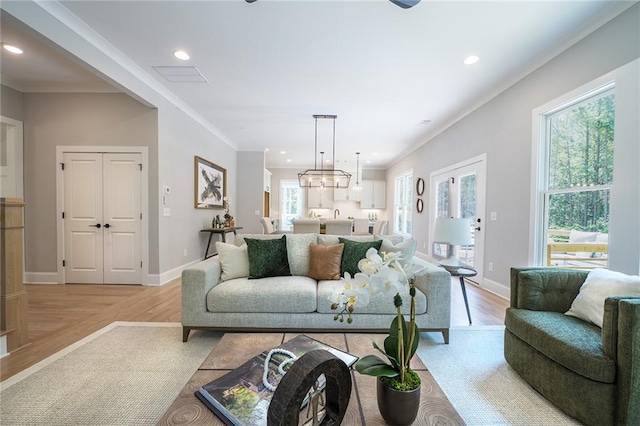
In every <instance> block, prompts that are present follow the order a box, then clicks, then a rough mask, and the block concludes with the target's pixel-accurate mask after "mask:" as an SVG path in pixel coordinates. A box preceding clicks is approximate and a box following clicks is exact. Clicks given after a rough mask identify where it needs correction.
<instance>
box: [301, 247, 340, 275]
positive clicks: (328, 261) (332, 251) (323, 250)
mask: <svg viewBox="0 0 640 426" xmlns="http://www.w3.org/2000/svg"><path fill="white" fill-rule="evenodd" d="M342 250H344V244H342V243H341V244H335V245H331V246H321V245H319V244H313V243H312V244H309V274H308V275H307V276H308V277H309V278H313V279H316V280H339V279H340V264H341V262H342Z"/></svg>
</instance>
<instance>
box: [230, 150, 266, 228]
mask: <svg viewBox="0 0 640 426" xmlns="http://www.w3.org/2000/svg"><path fill="white" fill-rule="evenodd" d="M237 170H238V171H239V176H238V177H239V179H238V194H241V195H240V197H239V198H238V199H237V201H236V203H235V205H236V209H235V210H234V213H235V214H234V213H231V215H232V216H234V217H235V220H236V226H242V228H243V229H242V230H240V231H238V232H239V233H243V234H261V233H262V224H261V223H260V218H261V217H262V210H263V209H264V151H240V152H238V166H237ZM256 211H257V212H258V214H257V215H256V214H255V213H256Z"/></svg>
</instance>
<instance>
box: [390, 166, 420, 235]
mask: <svg viewBox="0 0 640 426" xmlns="http://www.w3.org/2000/svg"><path fill="white" fill-rule="evenodd" d="M393 183H394V185H393V232H394V233H395V234H399V235H402V236H405V237H411V230H409V231H407V228H408V227H409V224H411V225H412V224H413V188H414V187H415V183H414V181H413V169H410V170H406V171H404V172H402V173H400V174H398V175H396V177H395V178H394V180H393ZM400 185H404V186H403V189H404V194H403V193H401V192H402V191H400V190H399V187H400ZM404 195H407V198H408V199H402V198H403V197H404ZM400 211H403V215H402V217H403V218H404V221H402V223H399V222H398V220H397V218H398V217H399V214H398V213H399V212H400Z"/></svg>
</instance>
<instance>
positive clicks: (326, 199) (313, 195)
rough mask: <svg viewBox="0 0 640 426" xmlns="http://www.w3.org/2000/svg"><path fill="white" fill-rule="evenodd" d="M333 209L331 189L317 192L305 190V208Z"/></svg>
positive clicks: (313, 189)
mask: <svg viewBox="0 0 640 426" xmlns="http://www.w3.org/2000/svg"><path fill="white" fill-rule="evenodd" d="M331 207H333V188H327V189H325V191H324V192H319V191H318V189H317V188H307V208H309V209H330V208H331Z"/></svg>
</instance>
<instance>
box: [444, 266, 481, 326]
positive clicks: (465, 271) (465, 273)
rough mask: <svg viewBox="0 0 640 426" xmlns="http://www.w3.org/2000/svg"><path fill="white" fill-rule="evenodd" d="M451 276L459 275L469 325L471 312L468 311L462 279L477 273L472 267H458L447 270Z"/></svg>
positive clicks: (465, 290)
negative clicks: (453, 269)
mask: <svg viewBox="0 0 640 426" xmlns="http://www.w3.org/2000/svg"><path fill="white" fill-rule="evenodd" d="M449 273H450V274H451V276H452V277H460V287H461V288H462V296H463V297H464V306H465V307H466V308H467V317H468V318H469V325H471V312H469V301H468V300H467V288H466V287H465V283H464V279H465V278H470V277H475V276H476V275H478V273H477V272H476V271H474V270H473V269H467V268H460V269H457V270H455V271H449Z"/></svg>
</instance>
